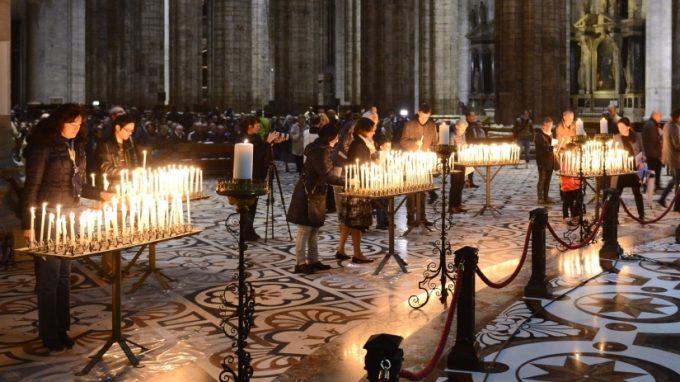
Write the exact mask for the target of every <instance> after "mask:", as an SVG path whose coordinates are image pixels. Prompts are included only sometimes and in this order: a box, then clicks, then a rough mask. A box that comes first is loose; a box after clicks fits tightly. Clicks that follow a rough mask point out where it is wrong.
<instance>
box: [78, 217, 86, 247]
mask: <svg viewBox="0 0 680 382" xmlns="http://www.w3.org/2000/svg"><path fill="white" fill-rule="evenodd" d="M86 219H87V217H86V215H85V213H84V212H81V213H80V219H79V220H78V222H79V223H80V225H79V226H78V228H79V230H80V245H82V246H84V245H85V225H86V224H87V220H86Z"/></svg>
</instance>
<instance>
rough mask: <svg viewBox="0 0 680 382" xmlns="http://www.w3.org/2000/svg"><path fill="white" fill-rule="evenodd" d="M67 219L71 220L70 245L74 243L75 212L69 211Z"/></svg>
mask: <svg viewBox="0 0 680 382" xmlns="http://www.w3.org/2000/svg"><path fill="white" fill-rule="evenodd" d="M68 217H69V220H71V245H74V246H75V245H76V214H75V213H73V212H71V213H70V214H68Z"/></svg>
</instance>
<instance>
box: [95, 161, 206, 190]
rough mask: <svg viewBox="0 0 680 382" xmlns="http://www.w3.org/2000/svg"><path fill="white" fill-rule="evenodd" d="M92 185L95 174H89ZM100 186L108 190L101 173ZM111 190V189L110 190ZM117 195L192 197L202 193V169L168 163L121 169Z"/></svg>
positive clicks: (106, 180) (108, 183) (105, 176)
mask: <svg viewBox="0 0 680 382" xmlns="http://www.w3.org/2000/svg"><path fill="white" fill-rule="evenodd" d="M90 177H91V181H92V186H93V187H96V186H97V184H96V174H94V173H92V174H90ZM102 183H103V184H102V186H103V189H104V190H109V185H110V182H109V179H108V176H107V174H102ZM111 191H113V190H111ZM115 193H116V195H119V196H121V197H122V196H126V195H140V194H152V195H158V194H160V195H163V194H170V195H172V194H176V193H178V194H182V195H184V194H189V195H191V196H192V197H197V196H202V195H203V171H202V170H201V169H200V168H196V167H193V166H191V167H189V166H177V165H169V166H165V167H159V168H155V169H152V168H145V167H138V168H136V169H134V170H132V171H130V170H122V171H121V172H120V182H119V183H118V184H117V185H116V187H115Z"/></svg>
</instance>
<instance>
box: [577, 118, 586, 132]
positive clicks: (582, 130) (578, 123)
mask: <svg viewBox="0 0 680 382" xmlns="http://www.w3.org/2000/svg"><path fill="white" fill-rule="evenodd" d="M576 135H586V130H585V129H584V128H583V121H582V120H581V118H579V119H577V120H576Z"/></svg>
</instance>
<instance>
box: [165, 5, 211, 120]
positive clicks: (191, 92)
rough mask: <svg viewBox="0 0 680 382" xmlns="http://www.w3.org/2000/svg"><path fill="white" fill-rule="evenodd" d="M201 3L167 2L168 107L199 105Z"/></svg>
mask: <svg viewBox="0 0 680 382" xmlns="http://www.w3.org/2000/svg"><path fill="white" fill-rule="evenodd" d="M202 24H203V15H202V4H201V1H200V0H175V1H171V2H170V89H169V91H170V94H169V95H170V105H175V106H177V107H178V108H179V109H180V110H183V109H184V107H185V106H188V107H190V108H191V107H193V105H196V104H200V103H201V86H202V83H201V64H202V60H201V45H202V44H201V37H202V32H203V31H202Z"/></svg>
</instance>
